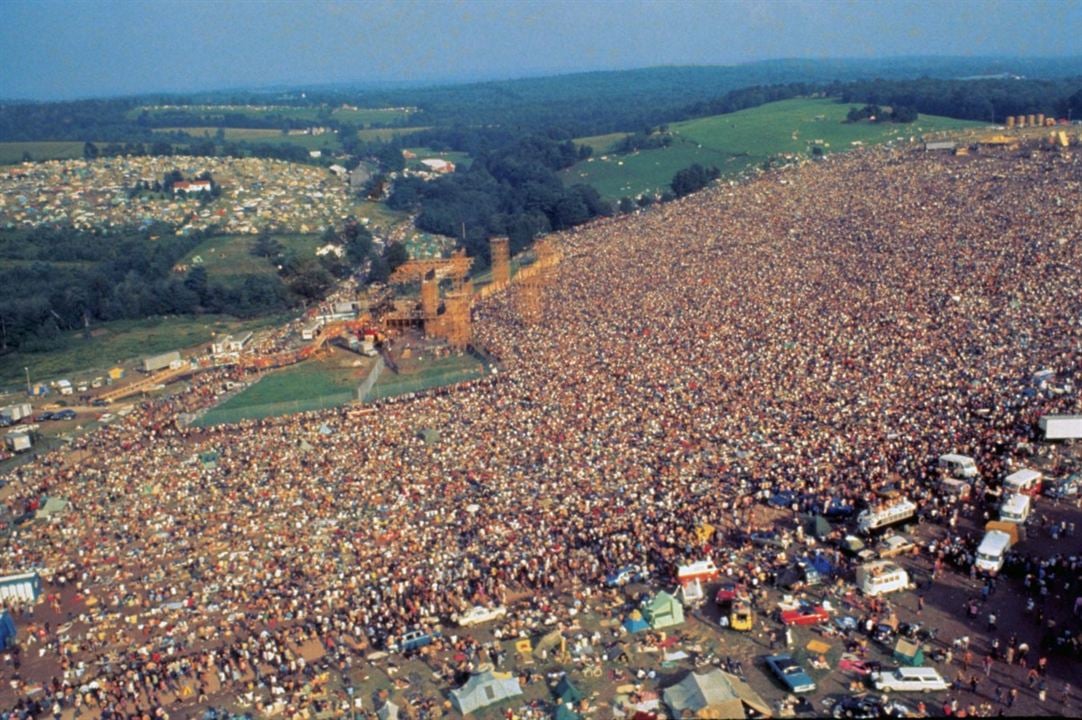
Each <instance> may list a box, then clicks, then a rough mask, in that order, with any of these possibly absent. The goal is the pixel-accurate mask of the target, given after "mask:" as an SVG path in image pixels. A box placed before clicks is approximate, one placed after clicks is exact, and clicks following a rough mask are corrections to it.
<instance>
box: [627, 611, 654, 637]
mask: <svg viewBox="0 0 1082 720" xmlns="http://www.w3.org/2000/svg"><path fill="white" fill-rule="evenodd" d="M624 629H625V630H627V631H628V632H629V633H637V632H642V631H643V630H649V629H650V623H648V622H646V621H645V620H643V619H642V613H641V612H639V611H638V610H632V611H631V614H630V615H628V616H627V619H625V620H624Z"/></svg>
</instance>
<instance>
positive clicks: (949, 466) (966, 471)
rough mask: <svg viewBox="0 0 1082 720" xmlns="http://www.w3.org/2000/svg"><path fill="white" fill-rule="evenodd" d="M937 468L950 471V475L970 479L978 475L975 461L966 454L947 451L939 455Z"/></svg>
mask: <svg viewBox="0 0 1082 720" xmlns="http://www.w3.org/2000/svg"><path fill="white" fill-rule="evenodd" d="M939 468H940V470H945V471H947V472H948V473H950V475H951V477H956V478H964V479H966V480H972V479H974V478H978V477H980V473H979V472H978V471H977V463H976V462H974V460H973V458H971V457H969V456H968V455H958V454H957V453H947V454H946V455H940V456H939Z"/></svg>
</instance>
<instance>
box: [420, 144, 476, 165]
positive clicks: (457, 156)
mask: <svg viewBox="0 0 1082 720" xmlns="http://www.w3.org/2000/svg"><path fill="white" fill-rule="evenodd" d="M406 150H409V151H410V152H412V153H413V154H415V155H416V156H417V157H416V158H411V159H409V160H406V167H408V168H413V169H423V168H424V165H422V164H421V161H422V160H427V159H429V158H440V159H441V160H447V161H448V162H453V163H454V164H455V166H456V167H463V168H467V167H469V166H470V163H471V162H473V159H472V158H471V157H470V156H469V155H468V154H466V153H464V152H454V151H450V152H438V151H436V150H433V149H432V148H427V147H411V148H406Z"/></svg>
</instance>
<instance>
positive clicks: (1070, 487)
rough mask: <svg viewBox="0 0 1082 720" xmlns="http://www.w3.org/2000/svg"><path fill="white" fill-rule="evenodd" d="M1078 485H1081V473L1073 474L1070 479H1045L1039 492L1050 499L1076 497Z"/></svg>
mask: <svg viewBox="0 0 1082 720" xmlns="http://www.w3.org/2000/svg"><path fill="white" fill-rule="evenodd" d="M1080 485H1082V473H1075V474H1074V475H1071V476H1070V477H1063V478H1049V479H1046V480H1045V482H1044V485H1043V486H1042V487H1041V492H1042V493H1044V494H1045V495H1046V496H1047V497H1050V498H1069V497H1076V496H1077V495H1078V490H1079V486H1080Z"/></svg>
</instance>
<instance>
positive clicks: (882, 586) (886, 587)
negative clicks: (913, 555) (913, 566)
mask: <svg viewBox="0 0 1082 720" xmlns="http://www.w3.org/2000/svg"><path fill="white" fill-rule="evenodd" d="M857 587H858V588H860V591H861V592H862V593H864V594H865V595H867V596H868V597H874V596H876V595H886V594H887V593H892V592H896V591H898V590H905V589H907V588H908V587H909V573H907V572H906V571H905V568H903V567H900V566H899V565H898V564H896V563H894V562H891V561H890V560H876V561H875V562H870V563H865V564H864V565H861V566H860V567H858V568H857Z"/></svg>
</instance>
